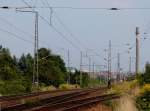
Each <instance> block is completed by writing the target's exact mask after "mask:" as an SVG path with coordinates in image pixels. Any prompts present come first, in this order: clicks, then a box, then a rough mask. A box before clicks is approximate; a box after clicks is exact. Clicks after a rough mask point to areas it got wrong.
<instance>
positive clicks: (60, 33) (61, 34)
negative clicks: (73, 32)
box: [22, 0, 80, 50]
mask: <svg viewBox="0 0 150 111" xmlns="http://www.w3.org/2000/svg"><path fill="white" fill-rule="evenodd" d="M22 1H23V2H24V0H22ZM24 3H25V4H26V5H27V6H29V7H31V6H30V5H29V4H28V3H27V2H24ZM32 10H34V9H32ZM39 17H40V18H41V19H42V20H43V21H44V22H45V23H47V24H48V25H49V26H50V27H52V29H53V30H54V31H55V32H57V33H58V34H59V35H60V37H62V38H63V39H65V40H66V41H67V42H69V43H70V44H71V45H72V46H73V47H74V48H76V49H78V50H80V48H79V47H78V46H77V45H75V44H74V43H73V42H72V41H71V40H69V39H68V38H66V36H64V35H63V33H62V32H60V31H59V30H58V29H56V27H54V26H52V25H51V24H50V23H49V22H48V21H47V20H46V19H45V18H44V17H43V16H41V15H40V14H39Z"/></svg>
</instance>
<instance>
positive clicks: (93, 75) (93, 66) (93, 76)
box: [93, 62, 95, 79]
mask: <svg viewBox="0 0 150 111" xmlns="http://www.w3.org/2000/svg"><path fill="white" fill-rule="evenodd" d="M94 73H95V63H94V62H93V79H94V77H95V74H94Z"/></svg>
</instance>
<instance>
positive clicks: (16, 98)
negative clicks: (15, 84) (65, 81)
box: [0, 89, 82, 109]
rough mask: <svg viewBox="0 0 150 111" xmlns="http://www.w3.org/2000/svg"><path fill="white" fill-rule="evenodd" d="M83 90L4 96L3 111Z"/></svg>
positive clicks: (2, 98)
mask: <svg viewBox="0 0 150 111" xmlns="http://www.w3.org/2000/svg"><path fill="white" fill-rule="evenodd" d="M81 90H82V89H73V90H54V91H46V92H36V93H28V94H22V95H13V96H2V97H0V105H1V109H4V108H8V107H13V106H17V105H21V104H24V103H25V101H29V100H41V99H45V98H48V97H52V96H56V95H61V94H68V93H73V92H80V91H81Z"/></svg>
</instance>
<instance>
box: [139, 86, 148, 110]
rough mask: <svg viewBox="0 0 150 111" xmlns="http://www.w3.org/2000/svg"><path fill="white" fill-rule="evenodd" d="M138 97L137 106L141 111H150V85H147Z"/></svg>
mask: <svg viewBox="0 0 150 111" xmlns="http://www.w3.org/2000/svg"><path fill="white" fill-rule="evenodd" d="M140 92H141V94H140V96H139V97H137V104H138V108H139V109H140V111H150V84H145V85H144V86H143V87H142V89H141V91H140Z"/></svg>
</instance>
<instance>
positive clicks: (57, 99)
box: [2, 88, 106, 111]
mask: <svg viewBox="0 0 150 111" xmlns="http://www.w3.org/2000/svg"><path fill="white" fill-rule="evenodd" d="M105 90H106V88H95V89H84V90H81V91H77V92H72V93H68V94H62V95H58V96H53V97H50V98H47V99H43V100H40V101H37V102H35V103H33V104H30V105H28V104H22V105H16V106H11V107H7V108H5V109H3V110H2V111H13V110H14V111H24V110H26V111H30V110H31V111H32V110H34V109H37V108H41V107H43V106H45V105H48V106H51V105H55V104H58V103H63V102H64V101H70V100H73V99H75V98H79V97H84V96H87V95H89V94H90V93H93V92H97V91H99V92H104V91H105Z"/></svg>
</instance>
